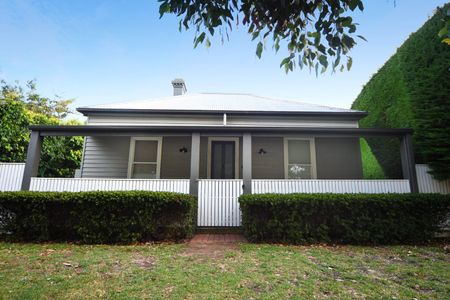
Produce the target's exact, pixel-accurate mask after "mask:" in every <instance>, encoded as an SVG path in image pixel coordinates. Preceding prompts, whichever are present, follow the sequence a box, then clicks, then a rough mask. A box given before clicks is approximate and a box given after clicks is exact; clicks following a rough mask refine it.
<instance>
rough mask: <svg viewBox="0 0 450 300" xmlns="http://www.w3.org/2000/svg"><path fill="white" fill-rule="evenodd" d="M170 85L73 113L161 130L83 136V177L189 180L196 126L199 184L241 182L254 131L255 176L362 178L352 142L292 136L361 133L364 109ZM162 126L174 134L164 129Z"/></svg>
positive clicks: (98, 122)
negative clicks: (247, 137)
mask: <svg viewBox="0 0 450 300" xmlns="http://www.w3.org/2000/svg"><path fill="white" fill-rule="evenodd" d="M172 84H173V87H174V96H172V97H166V98H161V99H155V100H144V101H133V102H123V103H113V104H103V105H96V106H89V107H81V108H78V111H79V112H81V113H83V114H84V115H85V116H86V117H87V118H88V121H87V124H88V125H95V126H98V125H100V126H137V125H138V126H149V127H158V128H160V132H159V133H158V134H155V133H150V132H149V133H148V134H139V135H130V136H91V137H86V140H85V144H84V155H83V160H82V164H81V170H80V171H81V172H80V176H81V177H82V178H98V177H104V178H144V179H174V178H177V179H182V178H187V179H188V178H190V164H191V161H190V153H191V150H192V149H191V136H192V133H193V132H194V131H195V130H194V129H192V130H189V128H195V129H196V130H198V131H200V145H199V146H200V156H199V178H200V179H207V178H211V179H239V178H243V156H244V153H243V138H244V134H245V133H246V131H249V130H251V131H254V130H257V131H258V132H254V133H253V134H252V136H251V149H252V150H251V152H252V153H251V160H252V161H251V168H252V170H251V173H252V178H254V179H362V165H361V154H360V147H359V139H358V138H357V137H332V136H327V137H322V136H320V135H314V134H297V133H293V132H290V131H292V129H296V128H358V120H359V119H360V118H362V117H364V116H366V115H367V114H366V113H365V112H361V111H355V110H350V109H341V108H334V107H326V106H320V105H314V104H307V103H301V102H297V101H289V100H281V99H272V98H267V97H261V96H255V95H251V94H237V93H200V94H189V93H186V85H185V83H184V81H183V80H181V79H178V80H174V81H173V82H172ZM166 126H167V127H169V126H170V128H171V132H164V127H166ZM173 127H175V128H179V129H180V131H179V132H173V130H172V129H173ZM214 129H216V130H214ZM274 129H276V131H277V132H272V131H273V130H274ZM205 130H206V131H205ZM265 131H266V132H265Z"/></svg>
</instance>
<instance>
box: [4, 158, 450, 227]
mask: <svg viewBox="0 0 450 300" xmlns="http://www.w3.org/2000/svg"><path fill="white" fill-rule="evenodd" d="M24 167H25V164H23V163H0V191H18V190H20V187H21V183H22V176H23V171H24ZM416 170H417V180H418V183H419V191H420V192H421V193H450V180H447V181H436V180H434V179H433V178H432V177H431V175H429V174H428V170H429V169H428V167H427V166H426V165H417V166H416ZM242 184H243V181H242V180H241V179H230V180H228V179H227V180H217V179H215V180H214V179H201V180H199V186H198V220H197V221H198V226H205V227H216V226H217V227H233V226H240V225H241V212H240V208H239V201H238V199H239V196H240V195H241V194H242ZM30 190H32V191H59V192H62V191H69V192H79V191H97V190H103V191H120V190H125V191H126V190H145V191H170V192H178V193H186V194H188V193H189V179H111V178H32V179H31V185H30ZM252 192H253V193H255V194H261V193H409V192H410V186H409V182H408V180H323V179H320V180H283V179H281V180H279V179H274V180H272V179H258V180H252Z"/></svg>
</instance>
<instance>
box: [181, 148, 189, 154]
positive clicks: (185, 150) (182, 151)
mask: <svg viewBox="0 0 450 300" xmlns="http://www.w3.org/2000/svg"><path fill="white" fill-rule="evenodd" d="M180 152H181V153H187V152H188V149H187V148H186V147H183V148H180Z"/></svg>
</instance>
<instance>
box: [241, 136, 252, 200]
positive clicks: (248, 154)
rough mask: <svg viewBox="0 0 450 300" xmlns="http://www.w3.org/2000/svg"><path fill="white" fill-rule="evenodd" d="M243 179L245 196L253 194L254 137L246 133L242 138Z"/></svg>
mask: <svg viewBox="0 0 450 300" xmlns="http://www.w3.org/2000/svg"><path fill="white" fill-rule="evenodd" d="M242 141H243V143H242V179H243V190H244V191H243V192H244V194H251V193H252V135H251V134H250V133H244V135H243V138H242Z"/></svg>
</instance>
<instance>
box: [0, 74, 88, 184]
mask: <svg viewBox="0 0 450 300" xmlns="http://www.w3.org/2000/svg"><path fill="white" fill-rule="evenodd" d="M0 88H1V90H0V123H1V126H0V141H1V143H0V161H2V162H24V161H25V159H26V153H27V147H28V142H29V130H28V126H29V125H31V124H48V125H57V124H66V123H69V124H72V125H75V124H79V122H77V121H75V120H71V121H67V122H66V121H64V120H63V118H65V117H66V116H67V115H68V114H69V113H70V110H69V107H68V105H69V104H71V103H72V101H73V100H70V99H69V100H61V99H58V98H57V99H50V98H45V97H42V96H40V95H39V94H38V93H37V91H36V84H35V82H34V81H29V82H28V83H27V85H26V90H25V89H24V88H22V87H21V86H19V85H18V84H15V85H11V84H7V83H6V82H5V81H1V86H0ZM82 148H83V139H82V138H81V137H47V138H45V139H44V143H43V146H42V152H41V163H40V166H39V173H38V174H39V175H40V176H49V177H70V176H73V173H74V170H75V169H76V168H78V167H79V164H80V161H81V153H82Z"/></svg>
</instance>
